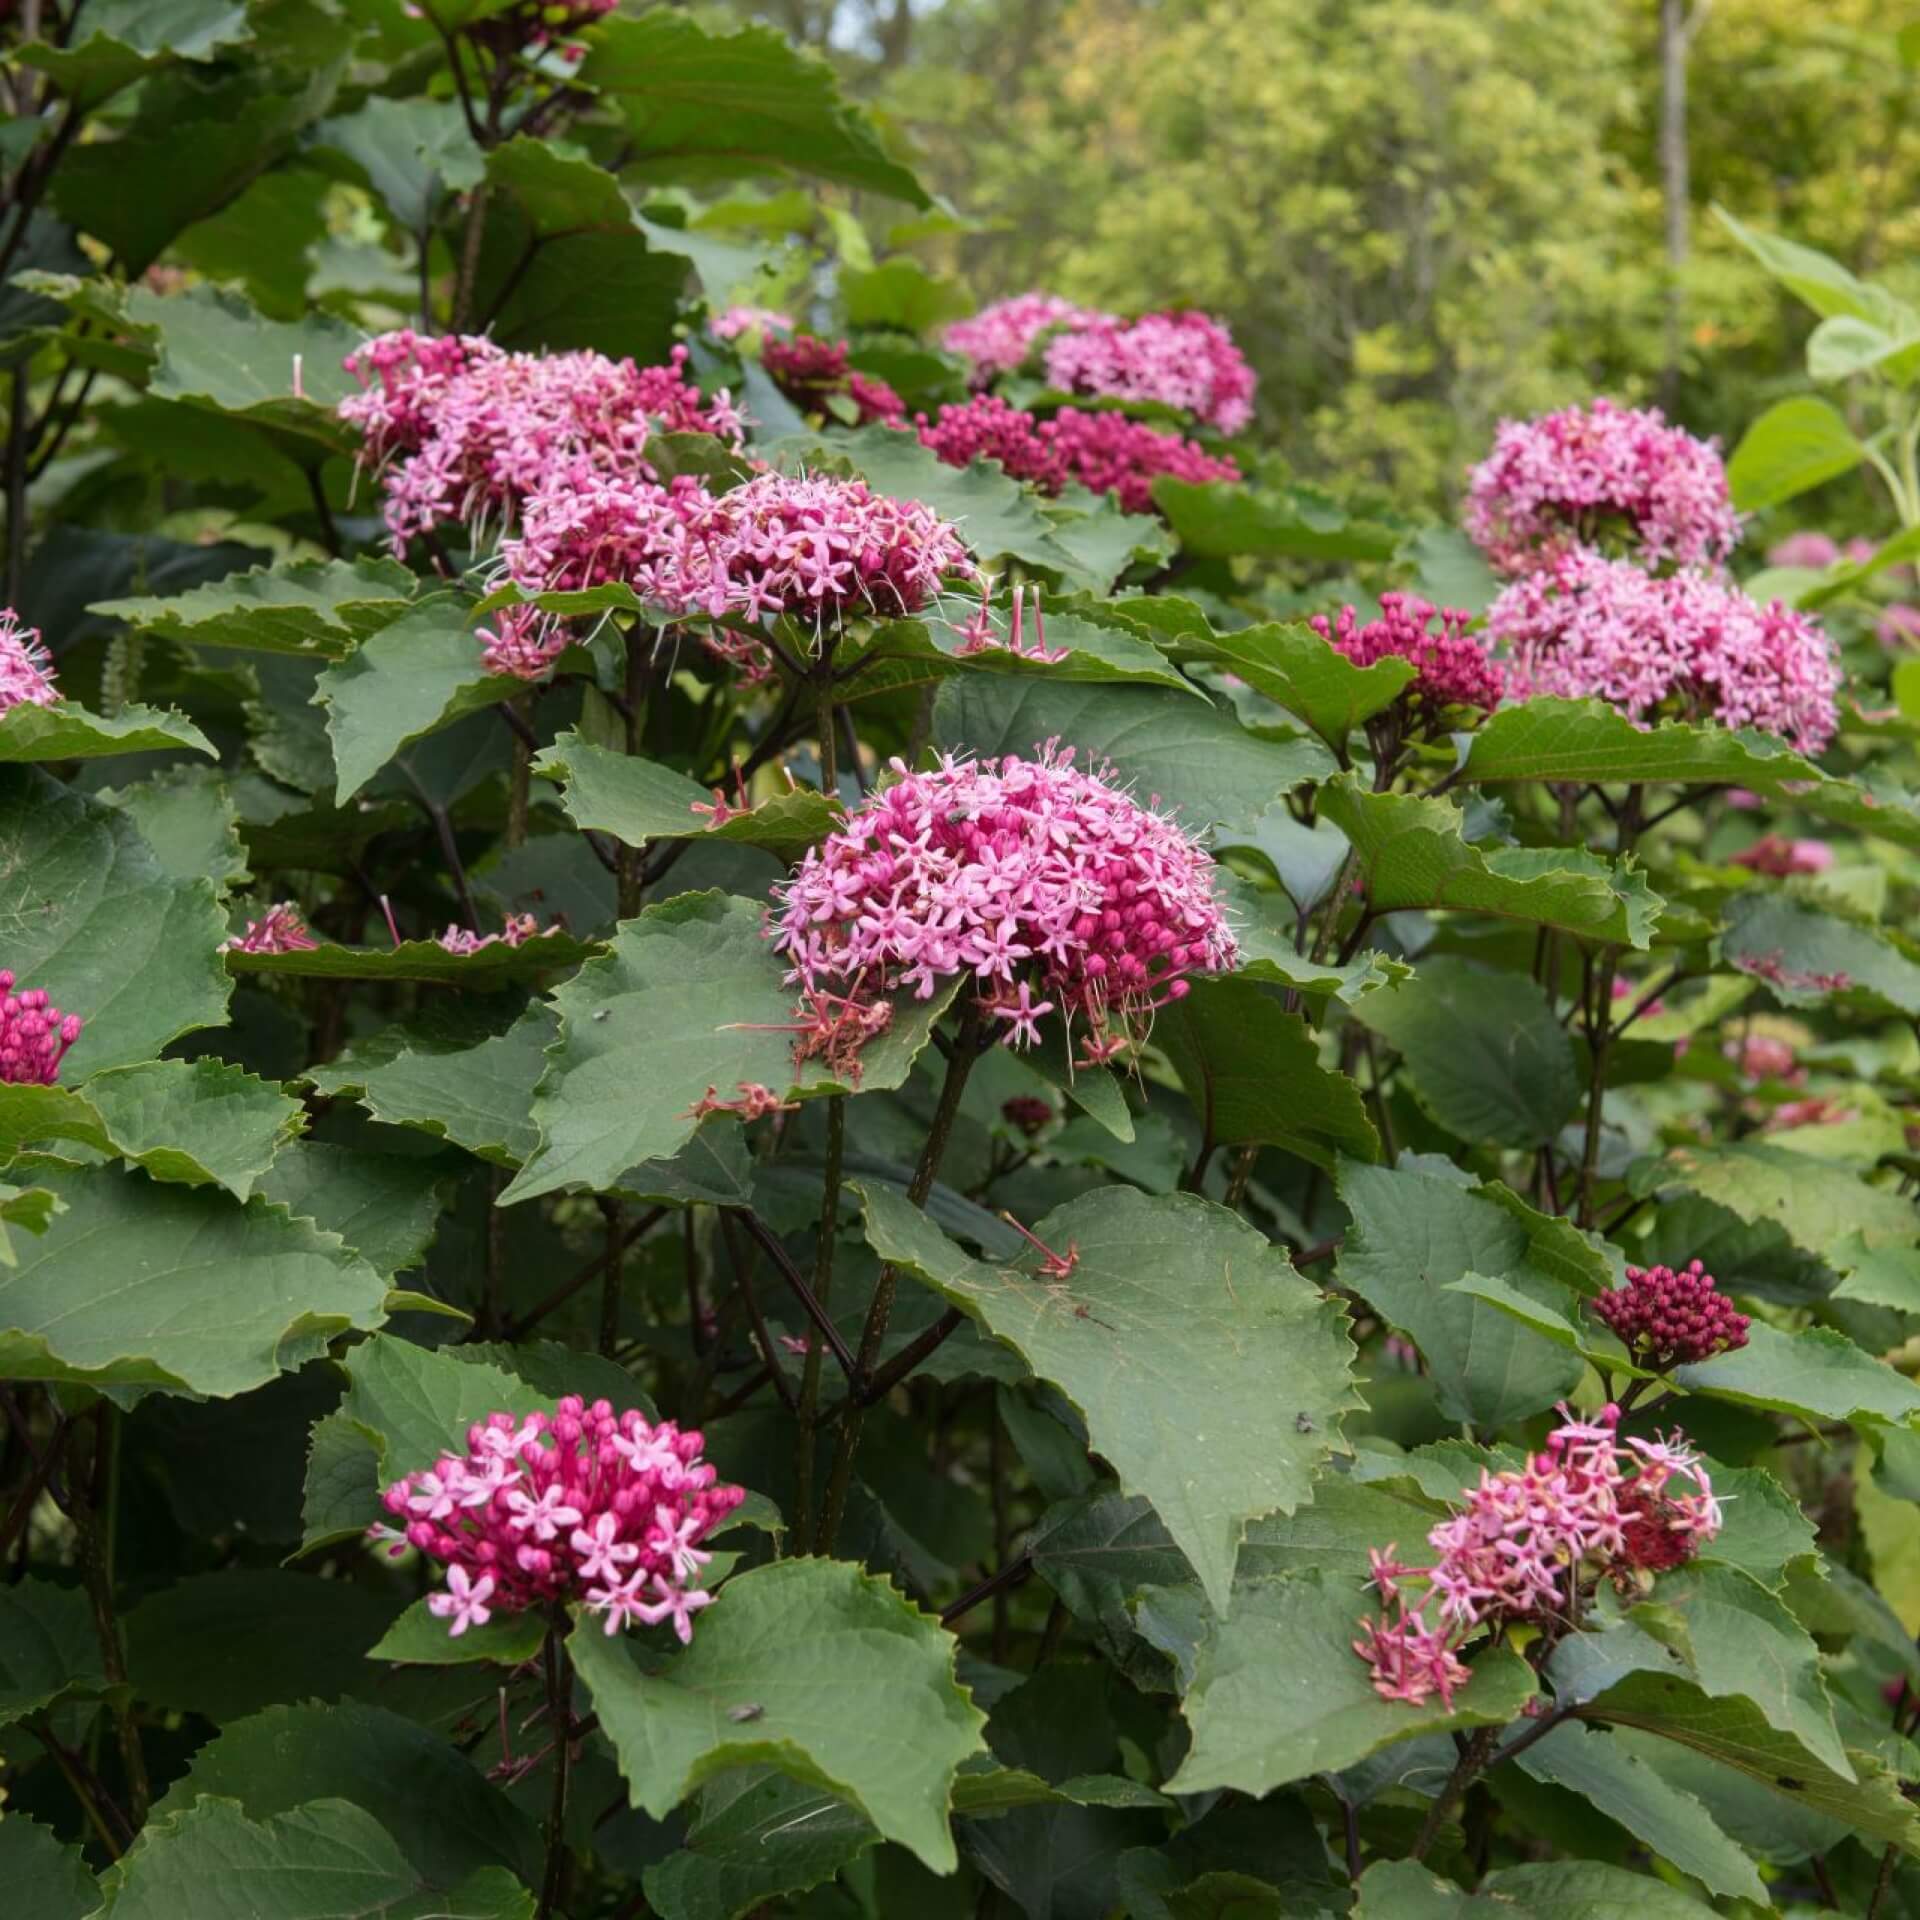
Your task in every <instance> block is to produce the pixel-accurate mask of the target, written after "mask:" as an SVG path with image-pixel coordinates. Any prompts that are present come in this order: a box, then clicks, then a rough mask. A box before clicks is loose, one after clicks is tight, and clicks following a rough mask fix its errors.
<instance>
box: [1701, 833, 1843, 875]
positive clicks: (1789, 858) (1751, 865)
mask: <svg viewBox="0 0 1920 1920" xmlns="http://www.w3.org/2000/svg"><path fill="white" fill-rule="evenodd" d="M1727 864H1728V865H1729V866H1734V867H1746V868H1748V869H1749V870H1750V871H1752V872H1754V873H1766V874H1771V875H1772V876H1773V877H1774V878H1775V879H1776V880H1785V879H1788V878H1790V877H1792V876H1793V875H1795V874H1803V873H1825V872H1826V870H1827V869H1828V868H1829V867H1830V866H1832V865H1833V849H1832V848H1831V847H1830V846H1828V845H1827V843H1826V842H1825V841H1824V840H1783V839H1781V837H1780V836H1779V835H1778V834H1777V833H1769V834H1767V835H1766V836H1765V837H1764V838H1762V839H1759V840H1756V841H1755V842H1754V843H1753V845H1752V846H1750V847H1742V848H1741V849H1740V851H1739V852H1738V853H1730V854H1728V855H1727Z"/></svg>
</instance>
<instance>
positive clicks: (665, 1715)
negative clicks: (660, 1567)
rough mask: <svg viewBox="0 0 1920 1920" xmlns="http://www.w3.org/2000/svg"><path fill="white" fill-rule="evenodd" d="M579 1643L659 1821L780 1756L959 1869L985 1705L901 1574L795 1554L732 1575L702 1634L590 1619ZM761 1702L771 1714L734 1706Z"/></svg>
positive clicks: (934, 1860) (944, 1868)
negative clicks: (629, 1629) (970, 1771)
mask: <svg viewBox="0 0 1920 1920" xmlns="http://www.w3.org/2000/svg"><path fill="white" fill-rule="evenodd" d="M568 1648H569V1651H570V1652H571V1653H572V1655H573V1660H574V1664H575V1667H576V1669H577V1671H578V1673H579V1675H580V1677H581V1679H582V1680H583V1681H585V1683H586V1685H587V1687H588V1689H589V1690H590V1691H591V1693H592V1696H593V1705H594V1708H595V1710H596V1711H597V1712H598V1714H599V1716H600V1724H601V1727H602V1728H603V1730H604V1731H605V1733H606V1734H607V1737H608V1738H609V1739H610V1740H611V1741H612V1742H613V1746H614V1751H615V1753H616V1755H617V1756H618V1758H619V1762H620V1770H621V1772H622V1773H623V1774H624V1775H625V1777H626V1781H627V1785H628V1787H629V1788H630V1789H631V1791H632V1794H633V1798H634V1802H635V1804H636V1805H638V1806H641V1807H644V1808H645V1809H646V1811H647V1812H648V1813H649V1814H651V1815H652V1816H653V1817H654V1818H655V1819H656V1820H658V1819H663V1818H664V1817H665V1816H666V1815H667V1814H668V1813H669V1812H670V1811H671V1810H672V1809H673V1808H674V1807H675V1806H677V1805H678V1804H679V1803H680V1802H681V1801H682V1800H684V1799H685V1798H686V1797H687V1795H688V1794H689V1793H691V1792H692V1791H693V1790H694V1788H696V1787H698V1786H700V1785H702V1784H703V1783H704V1782H705V1781H707V1780H708V1779H710V1778H712V1777H713V1776H714V1775H716V1774H718V1773H721V1772H723V1771H725V1770H726V1769H728V1768H731V1767H738V1766H748V1765H769V1766H773V1767H777V1768H778V1769H779V1770H780V1771H781V1772H782V1773H784V1774H786V1775H788V1776H789V1777H790V1778H792V1779H795V1780H798V1781H802V1782H804V1783H806V1784H809V1785H812V1786H817V1787H822V1788H825V1789H826V1790H827V1791H828V1792H829V1793H832V1794H834V1795H836V1796H838V1797H839V1798H841V1799H843V1800H846V1801H847V1802H849V1803H850V1804H851V1805H853V1806H855V1807H857V1808H858V1809H859V1810H860V1812H861V1813H863V1814H864V1815H865V1816H866V1817H867V1818H868V1819H869V1820H871V1821H872V1823H873V1824H874V1826H875V1827H877V1828H878V1829H879V1831H880V1833H881V1834H882V1835H883V1836H884V1837H885V1838H887V1839H889V1840H897V1841H899V1842H900V1843H901V1844H902V1845H903V1846H906V1847H908V1848H909V1849H911V1851H912V1852H913V1853H914V1854H916V1855H917V1856H918V1857H919V1859H920V1860H921V1861H923V1862H924V1863H925V1864H926V1865H927V1866H929V1867H931V1868H932V1869H933V1870H934V1871H935V1872H936V1873H950V1872H952V1870H953V1868H954V1865H955V1854H954V1847H953V1839H952V1835H951V1834H950V1833H949V1831H948V1826H947V1807H948V1801H949V1798H950V1796H951V1794H952V1790H953V1780H954V1774H955V1772H956V1770H957V1769H958V1767H959V1765H960V1762H961V1761H962V1760H964V1759H966V1758H967V1757H968V1756H969V1755H970V1754H973V1753H977V1752H979V1751H980V1750H981V1742H980V1729H981V1727H982V1726H983V1725H984V1724H985V1720H984V1716H982V1715H981V1714H980V1713H979V1711H978V1710H977V1709H976V1708H975V1707H974V1706H973V1704H972V1703H971V1701H970V1700H969V1699H968V1698H967V1696H966V1694H965V1693H964V1692H962V1691H961V1689H960V1687H959V1686H958V1685H957V1684H956V1683H955V1680H954V1674H953V1659H954V1652H955V1648H956V1642H955V1641H954V1640H953V1639H952V1637H951V1636H950V1635H948V1634H946V1633H944V1632H943V1631H942V1630H941V1628H940V1626H939V1624H938V1622H937V1621H936V1620H935V1619H934V1618H933V1617H932V1616H931V1615H929V1614H924V1613H922V1612H921V1611H920V1610H919V1609H918V1608H917V1607H914V1606H912V1605H911V1604H910V1603H908V1602H907V1601H905V1600H903V1599H902V1598H901V1596H900V1594H899V1593H898V1591H897V1590H896V1589H895V1588H894V1587H893V1586H892V1585H891V1584H890V1583H889V1582H887V1581H885V1580H882V1579H879V1578H876V1577H875V1576H874V1575H871V1574H868V1573H864V1572H862V1571H861V1569H860V1568H858V1567H855V1566H851V1565H848V1564H846V1563H844V1562H838V1561H830V1560H817V1559H795V1560H783V1561H779V1562H776V1563H775V1564H773V1565H770V1566H764V1567H758V1568H755V1569H753V1570H752V1571H751V1572H747V1573H743V1574H739V1575H737V1576H736V1577H735V1578H734V1579H732V1580H731V1581H729V1582H728V1583H727V1585H726V1587H725V1588H724V1589H723V1590H722V1592H721V1594H720V1596H719V1598H718V1600H717V1601H716V1602H715V1604H714V1605H713V1606H712V1607H710V1608H709V1609H708V1610H707V1611H706V1612H705V1613H704V1614H703V1615H702V1617H701V1620H700V1631H699V1632H698V1633H697V1634H695V1636H694V1639H693V1644H692V1645H691V1646H690V1647H687V1648H685V1649H684V1650H682V1651H679V1652H676V1653H672V1654H668V1655H666V1656H665V1658H664V1659H662V1658H661V1657H660V1656H659V1655H657V1654H653V1655H649V1654H648V1652H647V1651H646V1650H644V1649H642V1648H641V1647H639V1646H638V1645H636V1643H635V1642H633V1641H632V1640H629V1639H624V1638H623V1639H618V1640H610V1639H608V1638H607V1636H606V1635H605V1634H603V1633H601V1632H600V1631H599V1629H598V1627H597V1625H596V1624H595V1623H593V1622H591V1621H589V1622H586V1623H584V1624H583V1625H582V1626H580V1627H579V1628H577V1629H576V1630H575V1632H574V1633H573V1635H572V1637H571V1638H570V1640H569V1641H568ZM749 1706H751V1707H758V1708H759V1709H760V1711H759V1713H758V1714H757V1715H755V1716H753V1717H751V1718H745V1719H742V1718H739V1717H736V1710H737V1709H739V1708H741V1707H749Z"/></svg>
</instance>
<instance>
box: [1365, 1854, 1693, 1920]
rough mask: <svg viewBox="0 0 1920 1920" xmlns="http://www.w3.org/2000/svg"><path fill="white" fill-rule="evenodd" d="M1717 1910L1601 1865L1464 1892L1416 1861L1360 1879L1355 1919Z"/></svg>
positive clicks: (1574, 1863) (1489, 1881)
mask: <svg viewBox="0 0 1920 1920" xmlns="http://www.w3.org/2000/svg"><path fill="white" fill-rule="evenodd" d="M1712 1913H1713V1909H1712V1908H1711V1907H1707V1906H1702V1905H1701V1903H1700V1902H1699V1901H1698V1900H1696V1899H1695V1898H1694V1897H1693V1895H1692V1894H1690V1893H1683V1892H1682V1891H1681V1890H1680V1889H1679V1888H1678V1887H1672V1886H1668V1885H1667V1884H1666V1882H1665V1881H1663V1880H1656V1879H1654V1878H1652V1877H1651V1876H1650V1875H1648V1874H1644V1873H1629V1872H1628V1871H1627V1869H1626V1868H1624V1867H1610V1866H1606V1865H1604V1864H1603V1863H1602V1862H1600V1861H1597V1860H1557V1861H1551V1862H1548V1863H1546V1864H1544V1865H1539V1866H1526V1867H1502V1868H1501V1869H1500V1870H1499V1871H1498V1872H1497V1873H1490V1874H1488V1875H1487V1877H1486V1878H1485V1879H1484V1880H1482V1881H1481V1882H1480V1891H1479V1892H1478V1893H1464V1892H1462V1891H1461V1889H1460V1888H1459V1887H1457V1886H1455V1885H1454V1883H1453V1882H1452V1881H1451V1880H1442V1879H1440V1878H1439V1877H1438V1876H1437V1875H1436V1874H1434V1873H1432V1872H1430V1871H1429V1870H1428V1869H1427V1868H1425V1867H1423V1866H1419V1865H1417V1864H1416V1863H1415V1862H1414V1861H1411V1860H1380V1861H1376V1862H1375V1863H1374V1864H1373V1865H1372V1866H1370V1867H1369V1868H1368V1869H1367V1870H1366V1872H1365V1873H1364V1874H1363V1875H1362V1876H1361V1880H1360V1904H1359V1905H1358V1906H1357V1907H1356V1908H1355V1909H1354V1911H1353V1920H1519V1916H1521V1915H1525V1916H1526V1920H1711V1915H1712Z"/></svg>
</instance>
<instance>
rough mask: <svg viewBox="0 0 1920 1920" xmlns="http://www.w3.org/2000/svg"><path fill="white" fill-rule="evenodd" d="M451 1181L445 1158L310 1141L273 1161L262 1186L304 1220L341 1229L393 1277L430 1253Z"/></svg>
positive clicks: (323, 1227)
mask: <svg viewBox="0 0 1920 1920" xmlns="http://www.w3.org/2000/svg"><path fill="white" fill-rule="evenodd" d="M448 1186H449V1169H448V1167H447V1166H446V1164H445V1162H444V1161H443V1160H440V1159H437V1158H436V1159H424V1158H423V1159H413V1158H410V1157H406V1156H402V1155H398V1154H391V1153H376V1152H373V1151H370V1150H369V1149H366V1148H362V1147H343V1146H337V1145H335V1144H333V1143H332V1142H329V1141H318V1140H302V1141H299V1142H297V1143H296V1144H295V1145H294V1146H292V1147H290V1148H288V1150H287V1151H286V1152H285V1153H283V1154H281V1156H280V1157H279V1159H277V1160H276V1161H275V1162H274V1163H273V1168H272V1171H271V1172H269V1173H268V1174H267V1176H266V1178H265V1179H264V1180H263V1181H262V1182H261V1183H260V1191H261V1192H262V1193H264V1194H265V1195H266V1197H267V1198H268V1199H269V1200H272V1201H275V1202H277V1203H278V1204H279V1205H281V1206H283V1207H285V1208H286V1209H287V1211H288V1212H289V1213H291V1214H292V1215H293V1216H294V1217H295V1218H296V1219H299V1220H311V1221H312V1222H313V1223H314V1225H315V1226H317V1227H319V1228H320V1229H321V1230H322V1231H323V1232H326V1233H337V1234H338V1235H339V1236H340V1238H341V1239H342V1240H344V1241H345V1242H346V1243H347V1245H348V1246H349V1247H351V1248H352V1249H353V1250H354V1252H355V1253H357V1254H358V1255H359V1256H360V1257H361V1259H363V1260H364V1261H365V1262H366V1263H367V1265H368V1266H370V1267H371V1268H372V1269H373V1270H374V1272H375V1273H377V1274H379V1275H380V1276H381V1277H382V1278H383V1279H390V1278H391V1277H392V1276H393V1275H394V1274H396V1273H398V1272H400V1271H402V1270H403V1269H405V1268H407V1267H414V1266H418V1265H419V1264H420V1262H421V1261H422V1260H423V1259H424V1258H425V1257H426V1252H427V1247H428V1245H429V1243H430V1242H431V1241H432V1239H433V1236H434V1232H435V1230H436V1229H437V1228H438V1226H439V1224H440V1217H441V1213H442V1211H443V1210H444V1208H445V1206H446V1203H447V1193H448Z"/></svg>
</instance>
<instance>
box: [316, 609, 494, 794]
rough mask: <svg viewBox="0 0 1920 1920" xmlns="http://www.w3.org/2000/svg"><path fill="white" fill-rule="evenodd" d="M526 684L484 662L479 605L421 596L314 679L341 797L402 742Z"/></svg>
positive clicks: (358, 785) (372, 772) (368, 777)
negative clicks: (478, 627)
mask: <svg viewBox="0 0 1920 1920" xmlns="http://www.w3.org/2000/svg"><path fill="white" fill-rule="evenodd" d="M524 690H525V689H524V688H523V686H522V685H521V683H520V682H519V681H518V680H515V679H514V678H513V677H512V676H511V675H510V674H497V673H489V672H488V671H487V670H486V664H485V661H484V658H483V656H482V651H481V645H480V642H479V641H478V640H477V639H476V638H475V636H474V619H473V609H472V607H471V606H470V605H469V604H468V603H467V602H466V601H465V600H463V599H461V598H460V596H459V595H457V594H452V593H437V594H434V595H432V596H430V597H429V598H428V599H425V600H421V601H419V602H417V603H416V604H415V605H413V606H411V607H409V608H408V609H407V610H406V611H405V612H404V613H403V614H401V616H400V618H399V619H397V620H395V621H394V622H393V623H392V624H391V625H390V626H386V627H383V628H382V629H381V630H380V631H379V632H378V633H375V634H372V635H370V636H369V637H368V638H367V639H366V640H365V641H364V642H363V643H362V644H361V645H360V646H359V647H358V648H356V649H355V650H354V652H352V653H350V654H349V655H348V656H347V657H346V658H345V659H344V660H341V661H338V662H336V663H335V664H334V665H333V666H330V667H328V668H327V670H326V671H325V672H324V673H322V674H321V676H320V678H319V680H318V681H317V682H316V683H315V685H314V698H315V699H316V700H317V701H318V702H319V703H320V704H321V705H323V706H324V707H325V708H326V709H327V734H328V736H329V738H331V740H332V741H333V762H334V766H335V767H336V768H337V769H338V773H339V778H338V780H337V781H336V783H335V788H334V800H335V802H336V804H338V805H340V806H343V807H344V806H345V805H346V804H347V802H348V801H349V800H351V799H352V798H353V796H354V795H355V794H356V793H358V792H359V791H360V789H361V788H362V787H364V786H365V785H366V784H367V782H368V781H369V780H371V779H372V778H373V776H374V775H375V774H376V773H378V772H379V771H380V769H381V768H382V767H384V766H385V765H386V764H387V762H388V761H389V760H391V759H392V758H393V756H394V755H395V754H396V753H398V752H399V751H400V749H401V748H402V747H405V746H409V745H411V744H412V742H414V741H415V740H419V739H421V738H423V737H424V736H425V735H427V734H429V733H432V732H434V731H435V730H436V729H437V728H440V727H444V726H448V725H450V724H451V723H452V722H453V721H455V720H458V719H461V718H462V717H463V716H464V715H466V714H469V713H475V712H478V711H479V709H480V708H482V707H490V706H493V705H495V704H496V703H497V702H499V701H502V700H509V699H512V698H513V697H514V696H515V695H516V694H518V693H521V692H523V691H524Z"/></svg>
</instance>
